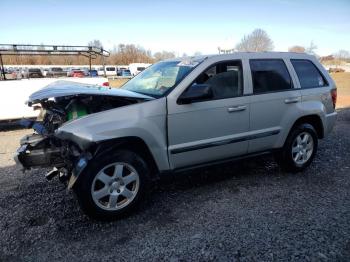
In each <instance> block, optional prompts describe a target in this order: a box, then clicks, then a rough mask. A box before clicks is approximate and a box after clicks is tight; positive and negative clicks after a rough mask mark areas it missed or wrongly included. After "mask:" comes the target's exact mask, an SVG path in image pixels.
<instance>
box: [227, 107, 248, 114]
mask: <svg viewBox="0 0 350 262" xmlns="http://www.w3.org/2000/svg"><path fill="white" fill-rule="evenodd" d="M246 109H247V106H233V107H229V108H227V112H229V113H232V112H239V111H244V110H246Z"/></svg>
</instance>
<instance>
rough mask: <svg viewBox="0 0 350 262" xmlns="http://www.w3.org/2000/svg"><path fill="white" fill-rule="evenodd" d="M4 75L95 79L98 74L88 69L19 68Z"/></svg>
mask: <svg viewBox="0 0 350 262" xmlns="http://www.w3.org/2000/svg"><path fill="white" fill-rule="evenodd" d="M5 74H11V75H12V78H16V79H21V78H42V77H49V78H51V77H53V78H57V77H86V76H90V77H97V76H98V72H97V70H95V69H91V70H89V69H88V68H61V67H52V68H44V69H43V68H21V69H6V70H5Z"/></svg>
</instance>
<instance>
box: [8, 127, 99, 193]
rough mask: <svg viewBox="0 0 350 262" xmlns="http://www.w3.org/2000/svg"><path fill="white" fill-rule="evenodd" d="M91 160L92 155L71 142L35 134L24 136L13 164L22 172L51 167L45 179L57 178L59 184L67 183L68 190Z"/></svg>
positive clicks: (52, 136)
mask: <svg viewBox="0 0 350 262" xmlns="http://www.w3.org/2000/svg"><path fill="white" fill-rule="evenodd" d="M91 158H92V155H91V154H90V153H89V152H83V151H81V150H80V149H79V147H78V146H75V145H73V144H72V142H68V141H65V140H62V139H60V138H57V137H56V136H54V135H43V134H37V133H34V134H32V135H26V136H24V137H23V138H22V139H21V141H20V147H19V148H18V150H17V152H16V153H15V155H14V160H15V162H16V163H17V164H18V165H21V166H22V170H23V171H25V170H29V169H31V168H39V167H40V168H42V167H53V169H52V170H51V171H49V172H48V173H46V175H45V177H46V178H47V179H48V180H51V179H52V178H53V177H55V176H58V177H59V180H60V181H61V182H67V181H68V189H71V188H72V187H73V186H74V184H75V182H76V181H77V179H78V177H79V176H80V174H81V173H82V172H83V170H84V169H85V167H86V166H87V164H88V162H89V160H90V159H91Z"/></svg>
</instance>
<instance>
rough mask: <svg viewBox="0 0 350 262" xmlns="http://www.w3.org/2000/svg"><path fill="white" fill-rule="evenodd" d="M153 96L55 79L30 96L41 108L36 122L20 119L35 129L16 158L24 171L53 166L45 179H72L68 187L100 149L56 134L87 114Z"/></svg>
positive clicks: (91, 144)
mask: <svg viewBox="0 0 350 262" xmlns="http://www.w3.org/2000/svg"><path fill="white" fill-rule="evenodd" d="M151 99H153V98H151V97H148V96H144V95H141V94H137V93H133V92H130V91H126V90H121V89H111V88H105V87H100V86H94V85H86V84H79V83H74V82H66V81H58V82H55V83H53V84H51V85H49V86H47V87H46V88H44V89H41V90H39V91H38V92H36V93H34V94H32V95H31V96H30V98H29V101H28V105H29V106H31V107H33V108H34V110H40V114H39V116H38V119H37V120H35V121H34V120H27V119H22V120H21V121H20V122H19V124H20V125H22V126H23V127H26V128H32V129H33V130H34V132H33V134H31V135H26V136H25V137H23V138H22V139H21V141H20V147H19V148H18V150H17V152H16V154H15V161H16V162H17V163H18V164H21V165H22V167H23V170H28V169H31V168H37V167H40V168H41V167H46V168H47V167H52V170H51V171H50V172H48V173H47V174H46V178H47V179H49V180H50V179H52V178H53V177H55V176H58V177H59V179H60V181H62V182H65V183H67V182H68V181H69V182H68V188H71V187H72V186H73V185H74V182H75V181H76V179H77V178H78V176H79V174H80V173H81V172H82V171H83V170H84V168H85V167H86V166H87V164H88V162H89V160H90V159H91V158H92V157H93V155H94V153H95V152H96V149H97V148H96V145H94V143H89V145H88V146H87V147H85V148H82V147H81V146H79V145H78V144H77V143H75V142H74V141H72V139H70V138H71V137H65V136H62V134H59V133H57V132H56V131H57V129H58V128H59V127H61V126H62V125H64V124H65V123H67V122H71V121H75V120H76V119H78V118H81V117H84V116H86V115H90V114H95V113H98V112H101V111H106V110H111V109H115V108H118V107H122V106H127V105H132V104H135V103H140V102H143V101H147V100H151ZM73 136H74V134H73Z"/></svg>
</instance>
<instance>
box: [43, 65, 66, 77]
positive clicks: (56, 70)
mask: <svg viewBox="0 0 350 262" xmlns="http://www.w3.org/2000/svg"><path fill="white" fill-rule="evenodd" d="M46 76H47V77H60V76H67V72H65V71H63V69H62V68H61V67H52V68H50V69H49V71H48V72H47V73H46Z"/></svg>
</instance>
